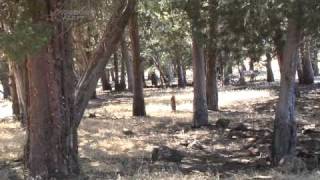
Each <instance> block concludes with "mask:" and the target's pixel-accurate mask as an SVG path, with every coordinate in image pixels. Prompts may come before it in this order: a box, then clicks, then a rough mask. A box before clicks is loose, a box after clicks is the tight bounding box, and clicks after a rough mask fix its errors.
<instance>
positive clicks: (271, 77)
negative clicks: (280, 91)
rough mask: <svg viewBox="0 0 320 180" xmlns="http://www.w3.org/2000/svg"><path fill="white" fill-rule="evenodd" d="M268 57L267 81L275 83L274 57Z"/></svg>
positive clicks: (268, 54) (268, 55) (269, 55)
mask: <svg viewBox="0 0 320 180" xmlns="http://www.w3.org/2000/svg"><path fill="white" fill-rule="evenodd" d="M266 56H267V64H266V68H267V81H268V82H274V75H273V71H272V64H271V62H272V57H271V54H270V53H267V54H266Z"/></svg>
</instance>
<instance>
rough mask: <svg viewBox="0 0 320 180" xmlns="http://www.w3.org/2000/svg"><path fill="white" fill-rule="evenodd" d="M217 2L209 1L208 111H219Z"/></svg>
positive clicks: (214, 0)
mask: <svg viewBox="0 0 320 180" xmlns="http://www.w3.org/2000/svg"><path fill="white" fill-rule="evenodd" d="M217 7H218V1H217V0H210V1H209V9H210V26H209V43H208V47H209V49H208V61H207V102H208V109H209V110H212V111H218V110H219V107H218V80H217V52H216V51H217V50H216V42H215V39H216V34H217V22H218V18H217V17H218V16H217V13H216V11H217Z"/></svg>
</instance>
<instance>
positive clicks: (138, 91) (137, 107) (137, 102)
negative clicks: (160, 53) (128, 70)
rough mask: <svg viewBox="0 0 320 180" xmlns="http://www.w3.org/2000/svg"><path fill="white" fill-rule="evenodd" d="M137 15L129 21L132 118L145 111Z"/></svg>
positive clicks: (141, 114) (142, 114)
mask: <svg viewBox="0 0 320 180" xmlns="http://www.w3.org/2000/svg"><path fill="white" fill-rule="evenodd" d="M137 18H138V13H137V12H135V13H134V14H133V15H132V16H131V17H130V20H129V31H130V39H131V44H132V47H131V48H132V57H133V78H134V86H133V87H134V88H133V112H132V113H133V116H145V115H146V109H145V103H144V95H143V77H144V74H143V68H142V59H141V57H140V44H139V43H140V42H139V41H140V40H139V38H140V37H139V27H138V19H137Z"/></svg>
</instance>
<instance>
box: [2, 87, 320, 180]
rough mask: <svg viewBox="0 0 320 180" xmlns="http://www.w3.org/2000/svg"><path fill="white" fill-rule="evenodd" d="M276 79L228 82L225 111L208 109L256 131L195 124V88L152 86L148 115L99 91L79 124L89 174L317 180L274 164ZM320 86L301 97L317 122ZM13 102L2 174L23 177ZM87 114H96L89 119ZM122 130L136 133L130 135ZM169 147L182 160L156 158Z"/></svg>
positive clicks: (5, 127) (308, 118)
mask: <svg viewBox="0 0 320 180" xmlns="http://www.w3.org/2000/svg"><path fill="white" fill-rule="evenodd" d="M274 85H277V83H275V84H265V85H263V88H259V86H261V84H260V85H250V86H249V88H247V89H241V88H240V90H239V89H238V90H237V88H232V87H223V88H222V89H221V91H220V104H219V105H220V111H219V112H211V111H210V112H209V121H210V123H211V124H213V125H214V124H215V122H216V121H217V120H218V119H221V118H224V119H229V120H231V125H230V126H231V127H230V128H233V127H235V126H237V125H238V124H239V123H243V124H245V125H246V126H248V128H250V129H252V130H254V131H249V132H245V133H240V134H239V133H238V134H231V131H230V130H226V131H221V130H219V129H216V128H214V127H212V128H202V129H199V130H193V129H191V123H192V99H193V93H192V88H186V89H180V90H177V89H160V90H158V89H146V90H145V101H146V111H147V114H148V116H147V117H145V118H138V117H132V116H131V114H132V112H131V109H132V104H131V103H132V94H131V93H128V92H125V93H119V94H117V93H112V94H110V93H105V92H101V91H98V95H99V99H98V100H93V101H91V102H90V105H89V108H88V110H87V112H86V114H85V117H84V118H83V121H82V123H81V126H80V129H79V139H80V144H79V145H80V148H79V151H80V158H81V159H80V160H81V165H82V170H83V172H82V173H83V174H85V175H86V176H87V177H88V178H89V179H92V180H95V179H199V180H202V179H219V178H230V179H297V180H298V179H302V178H303V179H308V180H309V179H310V180H312V179H319V178H320V174H319V172H317V171H314V172H312V173H310V172H306V173H303V174H299V175H288V174H282V173H280V172H279V171H278V170H275V169H270V168H269V167H268V164H267V162H266V157H268V156H269V144H270V130H271V129H272V120H273V118H274V108H275V103H276V98H277V92H276V91H275V90H274V88H273V86H274ZM172 95H175V96H176V100H177V112H172V111H171V107H170V99H171V96H172ZM318 102H320V97H319V91H318V90H310V91H309V90H308V91H307V92H306V93H305V94H303V97H302V98H301V99H298V106H297V120H298V122H299V123H300V124H302V125H303V124H310V123H311V125H314V126H315V127H319V123H318V119H317V118H316V117H319V115H320V104H319V103H318ZM10 111H11V110H10V103H9V102H7V101H2V102H1V103H0V116H1V118H0V179H19V178H20V179H21V177H22V163H21V157H22V154H23V151H22V149H23V143H24V137H25V136H24V133H23V131H22V129H21V128H20V125H19V123H17V122H14V121H13V120H10V116H11V114H10ZM89 114H91V115H95V116H96V117H94V118H89ZM124 129H128V130H130V131H132V132H133V135H129V136H128V135H125V134H124V133H123V130H124ZM259 139H265V141H261V142H258V141H257V143H256V146H255V147H256V148H258V149H259V152H260V155H259V156H254V155H250V152H249V151H248V149H246V148H244V147H246V146H248V147H251V146H250V145H251V144H252V143H253V142H255V141H256V140H259ZM184 142H198V143H200V145H201V148H197V147H186V146H183V145H181V144H182V143H184ZM160 145H166V146H168V147H171V148H173V149H177V150H179V151H181V152H182V153H183V154H184V155H185V158H184V159H183V160H182V162H181V163H172V162H163V161H159V162H154V163H153V162H151V160H150V157H151V151H152V149H153V147H155V146H160Z"/></svg>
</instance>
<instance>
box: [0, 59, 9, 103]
mask: <svg viewBox="0 0 320 180" xmlns="http://www.w3.org/2000/svg"><path fill="white" fill-rule="evenodd" d="M0 82H1V85H2V89H3V92H2V94H3V98H4V99H9V98H10V85H9V65H8V63H7V62H5V61H2V62H1V61H0Z"/></svg>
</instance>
